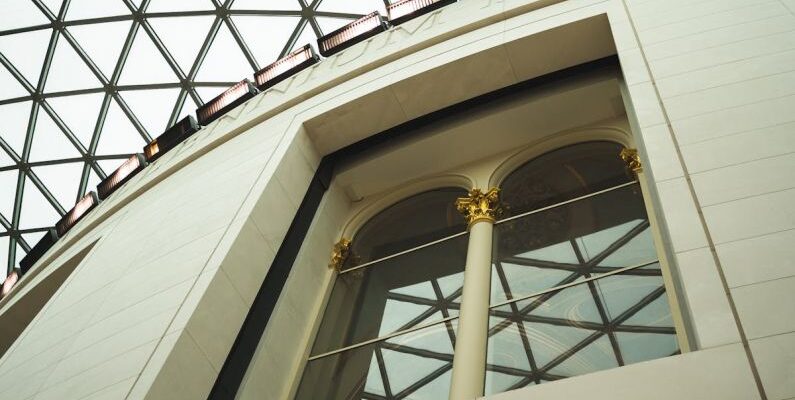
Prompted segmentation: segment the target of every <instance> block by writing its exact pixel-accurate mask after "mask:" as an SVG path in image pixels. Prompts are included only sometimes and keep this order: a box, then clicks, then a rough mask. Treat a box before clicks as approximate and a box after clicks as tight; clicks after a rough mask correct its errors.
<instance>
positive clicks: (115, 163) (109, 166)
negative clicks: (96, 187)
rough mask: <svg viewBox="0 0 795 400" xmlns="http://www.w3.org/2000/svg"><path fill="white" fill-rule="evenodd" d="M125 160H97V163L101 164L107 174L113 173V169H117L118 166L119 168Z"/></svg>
mask: <svg viewBox="0 0 795 400" xmlns="http://www.w3.org/2000/svg"><path fill="white" fill-rule="evenodd" d="M123 162H124V159H118V160H97V164H99V166H100V168H102V170H103V171H105V175H110V174H112V173H113V171H115V170H116V168H119V166H120V165H121V164H122V163H123ZM92 172H93V170H92Z"/></svg>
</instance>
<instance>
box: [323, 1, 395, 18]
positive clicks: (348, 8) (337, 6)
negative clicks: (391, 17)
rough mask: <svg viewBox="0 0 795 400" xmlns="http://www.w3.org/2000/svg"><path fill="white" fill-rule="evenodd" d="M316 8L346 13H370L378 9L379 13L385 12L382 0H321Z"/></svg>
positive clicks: (383, 13)
mask: <svg viewBox="0 0 795 400" xmlns="http://www.w3.org/2000/svg"><path fill="white" fill-rule="evenodd" d="M317 10H318V11H329V12H338V13H347V14H370V13H371V12H373V11H378V12H379V13H381V15H385V14H386V8H385V7H384V2H383V1H382V0H357V1H350V0H323V1H322V2H321V3H320V7H318V8H317Z"/></svg>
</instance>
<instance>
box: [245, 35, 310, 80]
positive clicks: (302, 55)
mask: <svg viewBox="0 0 795 400" xmlns="http://www.w3.org/2000/svg"><path fill="white" fill-rule="evenodd" d="M318 61H320V56H318V55H317V53H315V48H314V47H312V45H311V44H307V45H305V46H304V47H301V48H300V49H298V50H296V51H294V52H292V53H290V54H288V55H287V56H285V57H283V58H281V59H279V60H278V61H276V62H274V63H273V64H271V65H268V66H267V67H265V68H263V69H261V70H259V71H257V73H256V74H254V81H256V82H257V88H258V89H259V90H265V89H268V88H270V87H272V86H273V85H275V84H277V83H279V82H281V81H283V80H285V79H287V78H289V77H290V76H292V75H295V74H296V73H298V72H299V71H301V70H303V69H305V68H307V67H309V66H312V65H314V64H317V62H318Z"/></svg>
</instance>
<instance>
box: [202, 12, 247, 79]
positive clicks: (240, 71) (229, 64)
mask: <svg viewBox="0 0 795 400" xmlns="http://www.w3.org/2000/svg"><path fill="white" fill-rule="evenodd" d="M253 72H254V71H252V69H251V66H250V65H249V63H248V60H246V57H245V56H244V55H243V51H242V50H240V46H238V44H237V42H235V39H234V38H233V37H232V33H230V32H229V29H228V28H227V27H226V25H221V28H220V29H219V30H218V34H217V35H216V36H215V39H214V40H213V43H212V44H211V45H210V51H209V52H207V57H205V58H204V61H203V62H202V65H201V67H199V73H198V74H197V75H196V80H197V81H202V82H239V81H240V80H242V79H244V78H249V79H251V75H252V74H253Z"/></svg>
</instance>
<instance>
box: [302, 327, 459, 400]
mask: <svg viewBox="0 0 795 400" xmlns="http://www.w3.org/2000/svg"><path fill="white" fill-rule="evenodd" d="M456 326H457V321H453V324H452V325H449V326H448V325H446V324H437V325H434V326H430V327H427V328H423V329H420V330H417V331H414V332H410V333H407V334H404V335H400V336H396V337H392V338H389V339H386V340H383V341H379V342H376V343H373V344H369V345H365V346H362V347H358V348H355V349H351V350H348V351H346V352H342V353H337V354H333V355H330V356H326V357H323V358H319V359H317V360H313V361H309V363H307V365H306V369H305V370H304V376H303V379H302V380H301V386H300V387H299V389H298V394H297V395H296V397H295V398H296V399H297V400H316V399H328V400H337V399H339V400H348V399H383V398H388V399H403V398H405V399H414V400H438V399H446V398H447V395H448V392H449V390H450V376H451V371H452V368H453V348H454V344H453V340H454V338H455V327H456Z"/></svg>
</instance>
